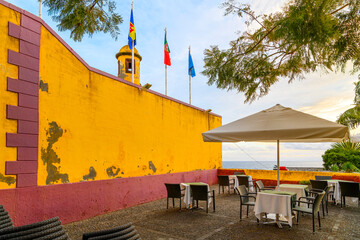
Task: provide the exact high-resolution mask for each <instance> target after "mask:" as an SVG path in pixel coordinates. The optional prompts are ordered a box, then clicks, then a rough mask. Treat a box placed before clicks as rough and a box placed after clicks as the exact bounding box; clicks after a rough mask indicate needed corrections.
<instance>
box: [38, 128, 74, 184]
mask: <svg viewBox="0 0 360 240" xmlns="http://www.w3.org/2000/svg"><path fill="white" fill-rule="evenodd" d="M62 135H63V129H62V128H61V127H59V126H58V124H57V123H56V122H54V121H53V122H50V123H49V129H48V130H46V136H47V139H46V141H47V142H48V145H47V147H46V149H45V148H41V160H42V161H43V164H44V165H46V171H47V174H48V175H47V177H46V185H49V184H54V183H57V182H58V181H59V180H61V183H68V182H69V176H68V174H66V173H60V171H59V169H60V166H59V167H56V166H55V165H54V164H55V163H57V164H59V163H60V158H59V157H58V155H57V154H56V152H55V151H54V149H52V147H53V145H54V143H56V142H57V141H58V140H59V138H60V137H61V136H62Z"/></svg>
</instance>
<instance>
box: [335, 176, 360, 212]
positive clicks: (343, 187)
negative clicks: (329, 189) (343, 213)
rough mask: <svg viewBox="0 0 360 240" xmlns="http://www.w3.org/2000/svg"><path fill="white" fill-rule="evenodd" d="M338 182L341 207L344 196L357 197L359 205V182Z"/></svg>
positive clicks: (359, 204)
mask: <svg viewBox="0 0 360 240" xmlns="http://www.w3.org/2000/svg"><path fill="white" fill-rule="evenodd" d="M339 184H340V191H341V207H342V204H343V201H344V206H346V203H345V197H356V198H357V199H358V206H360V190H359V183H357V182H342V181H340V182H339Z"/></svg>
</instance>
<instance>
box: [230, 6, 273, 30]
mask: <svg viewBox="0 0 360 240" xmlns="http://www.w3.org/2000/svg"><path fill="white" fill-rule="evenodd" d="M229 6H231V7H233V8H236V9H237V10H238V11H241V12H243V13H246V14H247V15H249V16H250V17H252V19H254V20H255V21H256V22H257V23H258V24H260V25H261V26H262V27H263V28H265V29H266V27H265V26H264V25H263V24H262V23H261V22H259V20H257V18H256V17H255V16H254V15H253V14H251V13H250V12H247V11H245V10H244V9H241V8H239V7H237V6H235V5H233V4H229ZM266 30H267V29H266Z"/></svg>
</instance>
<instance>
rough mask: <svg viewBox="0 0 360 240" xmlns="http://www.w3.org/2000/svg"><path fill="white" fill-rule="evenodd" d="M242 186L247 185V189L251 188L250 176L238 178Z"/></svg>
mask: <svg viewBox="0 0 360 240" xmlns="http://www.w3.org/2000/svg"><path fill="white" fill-rule="evenodd" d="M236 177H237V179H238V182H239V186H240V185H245V187H247V188H248V187H249V177H248V176H236Z"/></svg>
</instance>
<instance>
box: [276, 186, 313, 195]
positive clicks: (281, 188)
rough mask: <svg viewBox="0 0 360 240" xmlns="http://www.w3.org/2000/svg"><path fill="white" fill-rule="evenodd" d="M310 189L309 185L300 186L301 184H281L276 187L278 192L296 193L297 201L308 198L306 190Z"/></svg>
mask: <svg viewBox="0 0 360 240" xmlns="http://www.w3.org/2000/svg"><path fill="white" fill-rule="evenodd" d="M307 188H308V185H300V184H280V185H279V186H278V187H276V190H279V191H284V192H294V193H296V197H297V199H299V198H300V197H306V193H305V189H307Z"/></svg>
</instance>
